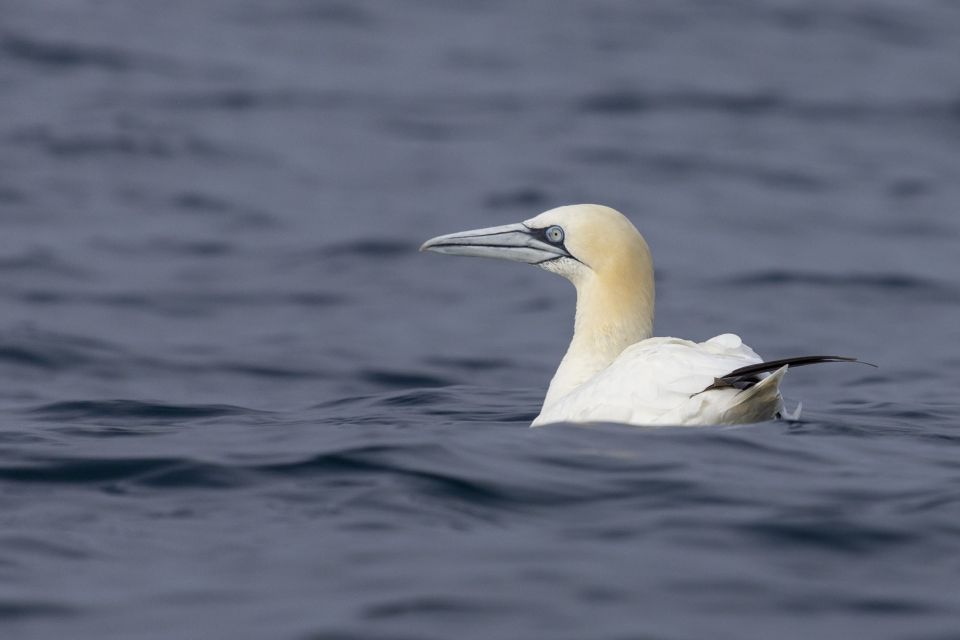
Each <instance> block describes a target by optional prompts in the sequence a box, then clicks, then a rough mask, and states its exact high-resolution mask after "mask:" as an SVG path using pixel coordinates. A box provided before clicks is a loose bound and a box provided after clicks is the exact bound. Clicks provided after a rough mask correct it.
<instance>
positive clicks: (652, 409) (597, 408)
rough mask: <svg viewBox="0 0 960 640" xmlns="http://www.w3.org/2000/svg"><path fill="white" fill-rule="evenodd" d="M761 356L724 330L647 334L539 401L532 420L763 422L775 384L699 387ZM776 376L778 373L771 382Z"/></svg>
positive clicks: (776, 401)
mask: <svg viewBox="0 0 960 640" xmlns="http://www.w3.org/2000/svg"><path fill="white" fill-rule="evenodd" d="M760 362H762V360H761V358H760V357H759V356H758V355H757V354H756V353H754V351H753V349H751V348H750V347H748V346H747V345H745V344H743V342H742V341H741V340H740V338H739V337H737V336H735V335H733V334H729V333H727V334H724V335H720V336H717V337H715V338H711V339H710V340H707V341H706V342H699V343H697V342H691V341H690V340H682V339H680V338H648V339H646V340H641V341H640V342H637V343H636V344H633V345H631V346H629V347H627V348H626V349H624V351H623V353H621V354H620V355H619V356H618V357H617V358H616V359H614V360H613V362H611V363H610V364H609V365H608V366H606V367H605V368H603V369H601V370H600V371H598V372H597V373H595V374H594V375H592V376H590V377H589V378H588V379H587V380H586V381H585V382H583V383H582V384H580V385H578V386H576V387H575V388H573V389H571V390H570V391H569V392H567V393H565V394H563V395H561V396H560V397H559V398H557V399H556V400H554V401H553V402H549V403H545V404H544V406H543V409H542V410H541V412H540V415H539V416H537V418H536V419H535V420H534V421H533V426H535V427H536V426H540V425H543V424H550V423H552V422H623V423H628V424H641V425H664V424H669V425H707V424H736V423H741V422H756V421H759V420H767V419H770V418H773V417H774V416H775V415H776V414H777V413H778V412H779V411H780V409H781V408H782V407H781V402H780V396H779V393H776V386H775V385H774V391H775V392H774V394H773V395H772V396H771V395H770V394H766V395H761V396H760V397H756V396H755V395H754V394H749V395H745V394H748V393H749V391H753V389H756V388H757V387H759V385H757V387H753V388H752V389H749V390H747V391H740V390H739V389H734V388H727V389H714V390H711V391H709V392H706V393H700V392H702V391H703V390H704V389H706V388H707V387H708V386H710V385H711V384H712V383H713V381H714V380H715V379H716V378H720V377H722V376H724V375H726V374H728V373H730V372H731V371H733V370H734V369H739V368H740V367H744V366H747V365H750V364H759V363H760ZM775 375H777V374H775ZM782 375H783V374H782V373H780V374H778V378H777V381H779V377H782ZM764 382H766V381H764ZM769 386H770V385H769V384H767V385H765V389H766V388H768V387H769Z"/></svg>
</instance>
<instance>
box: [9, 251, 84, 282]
mask: <svg viewBox="0 0 960 640" xmlns="http://www.w3.org/2000/svg"><path fill="white" fill-rule="evenodd" d="M0 271H5V272H14V273H18V274H19V273H40V274H48V275H56V276H59V277H65V278H70V279H84V278H86V277H87V275H88V272H87V271H86V270H85V269H83V268H82V267H80V266H79V265H75V264H69V263H67V262H64V261H63V260H62V259H60V258H59V257H58V256H57V255H56V254H54V253H53V252H51V251H50V250H48V249H39V248H38V249H32V250H29V251H26V252H24V253H21V254H18V255H11V256H0Z"/></svg>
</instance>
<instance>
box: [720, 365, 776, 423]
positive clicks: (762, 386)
mask: <svg viewBox="0 0 960 640" xmlns="http://www.w3.org/2000/svg"><path fill="white" fill-rule="evenodd" d="M789 368H790V367H789V365H783V366H781V367H780V368H779V369H777V370H776V371H774V372H773V373H771V374H770V375H769V376H767V377H766V378H763V379H762V380H760V381H759V382H755V383H753V384H752V385H751V386H749V387H746V388H744V389H743V390H742V391H740V392H739V393H738V394H737V395H735V396H734V397H733V401H732V404H731V405H730V406H729V407H727V408H726V409H725V410H724V412H723V415H722V416H721V418H720V422H721V423H722V424H741V423H744V422H760V421H763V420H769V419H771V418H773V417H774V416H776V415H777V414H779V413H780V412H781V411H783V398H782V397H781V396H780V381H781V380H783V376H784V375H786V373H787V369H789ZM714 384H716V383H714ZM711 387H712V388H731V387H733V388H736V387H735V385H733V384H730V385H726V386H725V387H713V386H712V385H711Z"/></svg>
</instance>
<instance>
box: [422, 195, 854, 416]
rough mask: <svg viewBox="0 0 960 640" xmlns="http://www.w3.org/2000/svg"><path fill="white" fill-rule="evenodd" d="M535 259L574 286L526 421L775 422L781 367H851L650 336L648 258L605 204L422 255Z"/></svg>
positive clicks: (629, 227)
mask: <svg viewBox="0 0 960 640" xmlns="http://www.w3.org/2000/svg"><path fill="white" fill-rule="evenodd" d="M423 250H427V251H435V252H437V253H449V254H455V255H466V256H477V257H494V258H501V259H507V260H513V261H517V262H526V263H528V264H534V265H537V266H539V267H541V268H542V269H545V270H547V271H551V272H553V273H557V274H559V275H562V276H563V277H565V278H567V279H568V280H570V281H571V282H572V283H573V285H574V286H575V287H576V289H577V310H576V316H575V320H574V334H573V338H572V340H571V341H570V346H569V348H568V349H567V353H566V355H565V356H564V357H563V361H562V362H561V363H560V366H559V368H558V369H557V372H556V374H555V375H554V376H553V379H552V381H551V382H550V388H549V390H548V391H547V394H546V397H545V399H544V402H543V407H542V408H541V411H540V415H538V416H537V418H536V419H535V420H534V421H533V424H532V425H531V426H540V425H544V424H549V423H555V422H622V423H627V424H633V425H640V426H648V425H708V424H739V423H746V422H758V421H762V420H769V419H772V418H775V417H777V416H779V415H780V414H781V412H782V409H783V399H782V397H781V395H780V390H779V384H780V381H781V380H782V378H783V376H784V374H785V373H786V371H787V366H788V365H791V364H793V365H803V364H813V363H817V362H829V361H835V360H852V359H850V358H840V357H836V356H808V357H803V358H792V359H789V360H783V361H777V362H772V363H764V362H763V361H762V360H761V358H760V357H759V356H758V355H757V354H756V353H755V352H754V351H753V350H752V349H751V348H750V347H748V346H746V345H745V344H743V342H742V341H741V340H740V338H739V337H738V336H736V335H733V334H729V333H727V334H723V335H719V336H717V337H715V338H711V339H710V340H707V341H706V342H700V343H696V342H691V341H689V340H681V339H678V338H654V337H651V336H652V334H653V316H654V299H655V294H654V280H653V261H652V259H651V256H650V250H649V248H648V247H647V243H646V241H645V240H644V239H643V236H641V235H640V232H639V231H637V229H636V227H634V226H633V224H632V223H631V222H630V221H629V220H628V219H627V218H626V217H625V216H623V214H621V213H619V212H618V211H615V210H613V209H610V208H609V207H604V206H601V205H571V206H566V207H558V208H556V209H551V210H550V211H546V212H544V213H542V214H540V215H538V216H536V217H535V218H532V219H530V220H527V221H525V222H523V223H522V224H514V225H504V226H501V227H491V228H487V229H477V230H474V231H465V232H461V233H453V234H449V235H445V236H438V237H436V238H433V239H431V240H428V241H427V242H425V243H424V244H423V246H422V247H421V251H423Z"/></svg>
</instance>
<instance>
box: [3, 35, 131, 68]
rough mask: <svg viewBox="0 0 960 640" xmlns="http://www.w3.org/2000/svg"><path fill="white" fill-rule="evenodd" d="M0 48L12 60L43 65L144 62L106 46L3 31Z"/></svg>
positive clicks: (125, 65)
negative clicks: (41, 38)
mask: <svg viewBox="0 0 960 640" xmlns="http://www.w3.org/2000/svg"><path fill="white" fill-rule="evenodd" d="M0 52H3V54H4V55H6V56H8V57H9V58H11V59H13V60H19V61H21V62H26V63H30V64H34V65H38V66H44V67H64V68H68V67H96V68H99V69H103V70H105V71H129V70H130V69H131V68H133V67H134V66H139V65H140V64H141V62H142V60H141V58H140V56H137V55H134V54H132V53H130V52H127V51H118V50H116V49H108V48H105V47H95V46H90V45H82V44H74V43H68V42H52V41H45V40H40V39H37V38H33V37H28V36H23V35H16V34H12V33H0Z"/></svg>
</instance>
